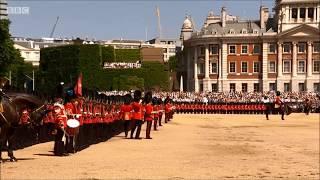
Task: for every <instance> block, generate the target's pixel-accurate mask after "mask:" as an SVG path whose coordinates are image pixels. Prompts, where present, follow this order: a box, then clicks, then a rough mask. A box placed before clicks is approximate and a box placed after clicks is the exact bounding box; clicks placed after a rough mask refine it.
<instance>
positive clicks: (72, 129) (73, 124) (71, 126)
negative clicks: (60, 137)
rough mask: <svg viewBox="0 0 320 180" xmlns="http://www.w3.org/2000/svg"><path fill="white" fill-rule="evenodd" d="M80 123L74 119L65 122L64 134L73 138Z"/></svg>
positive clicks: (77, 131)
mask: <svg viewBox="0 0 320 180" xmlns="http://www.w3.org/2000/svg"><path fill="white" fill-rule="evenodd" d="M79 127H80V122H79V121H78V120H76V119H69V120H68V121H67V128H66V133H67V134H68V135H69V136H75V135H77V134H78V133H79Z"/></svg>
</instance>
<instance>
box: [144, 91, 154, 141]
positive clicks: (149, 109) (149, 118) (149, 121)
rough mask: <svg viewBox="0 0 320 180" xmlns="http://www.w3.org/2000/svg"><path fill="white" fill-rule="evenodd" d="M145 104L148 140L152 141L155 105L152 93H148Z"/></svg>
mask: <svg viewBox="0 0 320 180" xmlns="http://www.w3.org/2000/svg"><path fill="white" fill-rule="evenodd" d="M144 103H145V107H144V109H145V114H144V120H145V121H146V122H147V128H146V139H152V138H151V136H150V133H151V127H152V121H153V113H152V112H153V105H152V93H151V92H147V93H146V94H145V96H144Z"/></svg>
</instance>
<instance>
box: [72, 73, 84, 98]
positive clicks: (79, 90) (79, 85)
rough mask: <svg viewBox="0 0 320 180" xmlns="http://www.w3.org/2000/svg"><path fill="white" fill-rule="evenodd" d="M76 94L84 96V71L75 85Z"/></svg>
mask: <svg viewBox="0 0 320 180" xmlns="http://www.w3.org/2000/svg"><path fill="white" fill-rule="evenodd" d="M74 94H75V95H76V96H82V73H80V75H79V77H78V80H77V84H76V85H75V87H74Z"/></svg>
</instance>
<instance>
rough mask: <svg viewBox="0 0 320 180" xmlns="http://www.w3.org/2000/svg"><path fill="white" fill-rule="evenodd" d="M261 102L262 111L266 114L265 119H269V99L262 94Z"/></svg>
mask: <svg viewBox="0 0 320 180" xmlns="http://www.w3.org/2000/svg"><path fill="white" fill-rule="evenodd" d="M263 104H264V113H265V114H266V119H267V120H269V113H270V110H271V107H270V100H269V98H268V96H264V98H263Z"/></svg>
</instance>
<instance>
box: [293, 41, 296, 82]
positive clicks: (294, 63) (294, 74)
mask: <svg viewBox="0 0 320 180" xmlns="http://www.w3.org/2000/svg"><path fill="white" fill-rule="evenodd" d="M292 47H293V48H292V77H296V76H297V42H292Z"/></svg>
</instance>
